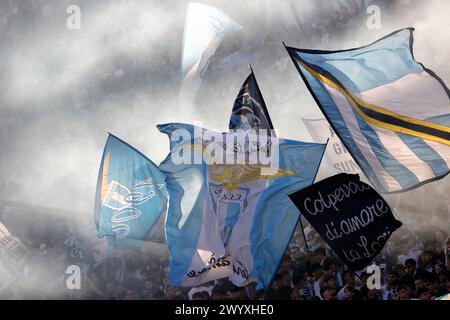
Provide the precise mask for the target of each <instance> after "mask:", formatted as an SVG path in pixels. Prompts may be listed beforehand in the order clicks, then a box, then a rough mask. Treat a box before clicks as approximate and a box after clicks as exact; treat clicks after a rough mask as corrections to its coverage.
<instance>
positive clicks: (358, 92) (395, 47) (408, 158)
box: [287, 29, 450, 193]
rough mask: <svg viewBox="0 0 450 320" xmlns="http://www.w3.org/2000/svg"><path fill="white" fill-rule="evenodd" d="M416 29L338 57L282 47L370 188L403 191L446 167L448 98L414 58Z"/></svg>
mask: <svg viewBox="0 0 450 320" xmlns="http://www.w3.org/2000/svg"><path fill="white" fill-rule="evenodd" d="M412 45H413V29H403V30H400V31H397V32H394V33H392V34H390V35H388V36H386V37H384V38H382V39H380V40H378V41H376V42H374V43H372V44H370V45H368V46H365V47H361V48H357V49H351V50H342V51H316V50H300V49H295V48H287V50H288V52H289V54H290V56H291V58H292V60H293V62H294V64H295V65H296V67H297V69H298V71H299V72H300V74H301V75H302V77H303V79H304V81H305V83H306V85H307V87H308V88H309V90H310V92H311V94H312V95H313V97H314V98H315V100H316V102H317V104H318V105H319V107H320V108H321V110H322V111H323V113H324V115H325V116H326V118H327V119H328V121H329V122H330V124H331V126H332V127H333V129H334V131H335V132H336V133H337V135H338V136H339V138H340V139H341V141H342V142H343V143H344V144H345V146H346V148H347V149H348V151H349V152H350V153H351V154H352V156H353V158H354V159H355V160H356V161H357V163H358V165H359V167H360V168H361V169H362V170H363V171H364V173H365V174H366V176H367V177H368V179H369V180H370V182H371V183H372V185H373V186H374V187H375V188H377V189H378V190H380V191H381V192H383V193H392V192H399V191H406V190H409V189H412V188H416V187H418V186H420V185H422V184H424V183H427V182H430V181H434V180H437V179H440V178H442V177H444V176H446V175H447V174H448V173H449V167H450V91H449V89H448V87H447V86H446V85H445V83H444V82H443V81H442V80H441V79H440V78H439V77H438V76H437V75H436V74H435V73H434V72H433V71H431V70H429V69H427V68H426V67H425V66H424V65H422V64H421V63H419V62H417V61H416V60H415V59H414V54H413V48H412Z"/></svg>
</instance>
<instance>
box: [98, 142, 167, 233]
mask: <svg viewBox="0 0 450 320" xmlns="http://www.w3.org/2000/svg"><path fill="white" fill-rule="evenodd" d="M167 197H168V195H167V190H166V186H165V176H164V174H163V173H162V172H161V171H160V170H159V168H158V166H157V165H155V164H154V163H153V162H152V161H151V160H150V159H148V158H147V157H146V156H144V155H143V154H142V153H140V152H139V151H137V150H136V149H134V148H133V147H132V146H130V145H129V144H127V143H126V142H124V141H122V140H120V139H119V138H117V137H115V136H113V135H111V134H110V135H109V136H108V140H107V141H106V145H105V149H104V151H103V158H102V162H101V166H100V170H99V175H98V182H97V194H96V197H95V210H94V216H95V223H96V225H97V230H98V235H99V237H104V236H110V237H112V238H113V239H116V240H121V241H125V242H126V241H127V239H135V240H146V238H147V236H148V234H149V232H150V231H151V229H152V227H153V225H154V224H155V222H156V221H157V220H158V218H159V217H160V215H161V214H162V213H163V212H165V210H166V205H167Z"/></svg>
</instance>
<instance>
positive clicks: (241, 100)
mask: <svg viewBox="0 0 450 320" xmlns="http://www.w3.org/2000/svg"><path fill="white" fill-rule="evenodd" d="M229 128H230V130H237V129H242V130H249V129H254V130H258V129H264V130H267V133H268V134H269V135H270V134H271V132H270V131H271V130H273V129H274V128H273V124H272V120H271V119H270V116H269V111H268V110H267V107H266V104H265V102H264V99H263V96H262V94H261V91H260V90H259V87H258V83H257V82H256V78H255V75H254V74H253V70H252V71H251V74H250V75H249V76H248V77H247V79H246V80H245V81H244V83H243V84H242V87H241V89H240V91H239V94H238V96H237V98H236V100H235V101H234V106H233V111H232V114H231V118H230V125H229Z"/></svg>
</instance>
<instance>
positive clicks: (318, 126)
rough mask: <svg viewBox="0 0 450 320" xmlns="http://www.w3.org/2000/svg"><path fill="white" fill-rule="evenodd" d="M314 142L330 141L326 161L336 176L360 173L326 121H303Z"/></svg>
mask: <svg viewBox="0 0 450 320" xmlns="http://www.w3.org/2000/svg"><path fill="white" fill-rule="evenodd" d="M303 123H304V124H305V127H306V128H307V129H308V131H309V133H310V135H311V137H312V138H313V140H314V142H318V143H320V142H324V141H327V140H328V139H329V141H328V146H327V150H326V151H325V160H326V163H327V166H328V169H329V170H330V171H331V172H333V173H334V174H339V173H359V172H360V170H359V167H358V165H357V164H356V162H355V160H353V158H352V156H351V155H350V154H349V153H348V151H347V149H346V148H345V146H344V144H343V143H342V142H341V140H339V137H338V136H337V135H336V133H334V131H333V128H331V126H330V124H329V123H328V121H327V120H326V119H303Z"/></svg>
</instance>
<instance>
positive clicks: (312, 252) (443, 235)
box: [0, 208, 450, 300]
mask: <svg viewBox="0 0 450 320" xmlns="http://www.w3.org/2000/svg"><path fill="white" fill-rule="evenodd" d="M30 216H31V215H30V214H17V212H16V211H15V209H14V208H9V209H8V210H4V209H2V211H0V221H2V222H3V223H4V224H5V225H6V226H7V227H8V229H9V230H10V231H11V233H12V234H14V235H15V236H17V237H18V238H20V239H21V240H22V242H23V243H24V245H25V247H26V248H27V250H28V256H27V260H26V262H25V264H24V266H23V267H22V269H21V270H20V272H19V270H18V272H19V273H18V274H16V278H15V280H14V282H13V283H12V284H11V285H10V286H9V287H8V288H7V289H6V290H4V291H3V292H1V293H0V298H4V299H114V300H131V299H133V300H135V299H138V300H165V299H169V300H172V299H173V300H183V299H192V300H196V299H216V300H218V299H220V300H260V299H269V300H277V299H282V300H333V299H338V300H374V299H379V300H413V299H418V300H431V299H435V298H437V297H440V296H442V295H445V294H447V293H450V260H449V258H450V256H449V254H450V237H449V232H448V231H446V230H443V229H440V228H439V227H437V226H432V225H430V224H429V221H426V220H420V221H421V223H423V224H422V225H418V226H417V228H411V227H409V226H408V225H404V226H403V227H402V228H400V230H398V231H397V232H396V233H394V235H393V236H392V237H391V239H390V240H389V241H388V242H387V244H386V246H385V248H384V250H383V251H382V252H381V253H380V254H379V255H378V256H377V258H376V259H375V261H374V264H376V265H378V266H379V267H380V269H381V279H380V280H381V282H380V285H381V287H380V288H379V289H369V288H370V286H368V285H367V283H366V281H367V279H368V277H369V274H368V273H366V272H364V271H361V272H356V273H355V272H353V271H351V270H349V269H347V268H346V267H345V266H344V265H343V264H342V263H341V261H340V260H339V259H338V258H337V257H336V256H335V255H334V254H333V253H332V252H331V250H330V249H329V247H328V246H327V245H326V244H325V243H324V241H323V240H322V239H321V237H320V236H319V235H318V234H317V233H316V232H315V231H314V230H313V229H311V228H310V227H309V226H306V228H305V235H306V239H307V243H308V247H309V251H308V252H306V250H305V243H304V238H303V234H302V232H301V230H300V229H298V230H296V232H295V234H294V237H293V240H292V242H291V244H290V246H289V248H288V250H287V251H286V254H285V256H284V258H283V260H282V262H281V264H280V267H279V270H278V272H277V274H276V275H275V277H274V279H273V283H272V286H271V288H270V289H269V290H268V291H267V292H264V291H263V290H257V289H256V288H255V286H256V283H252V284H251V285H249V286H247V287H244V288H239V287H235V286H234V285H233V284H232V283H231V282H230V281H228V280H226V279H222V280H216V281H213V282H210V283H207V284H203V285H201V286H200V287H195V288H176V287H171V286H169V285H168V283H167V280H166V274H167V268H168V261H167V259H162V258H155V257H154V256H152V255H149V254H142V253H139V252H138V251H134V250H130V249H112V248H110V247H108V245H107V243H106V242H103V241H102V240H99V239H97V238H96V236H95V228H94V226H93V225H90V224H89V221H82V220H80V221H78V220H76V219H69V218H61V217H55V216H53V215H47V214H33V215H32V216H31V217H30ZM438 223H443V222H442V221H440V220H438ZM447 230H448V229H447ZM72 265H76V266H79V267H80V271H81V283H80V284H81V285H80V287H79V288H75V289H74V288H71V287H70V286H68V284H67V282H68V279H69V277H70V274H68V273H66V271H67V269H68V267H69V266H72ZM369 282H371V280H370V281H369ZM72 289H74V290H72Z"/></svg>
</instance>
